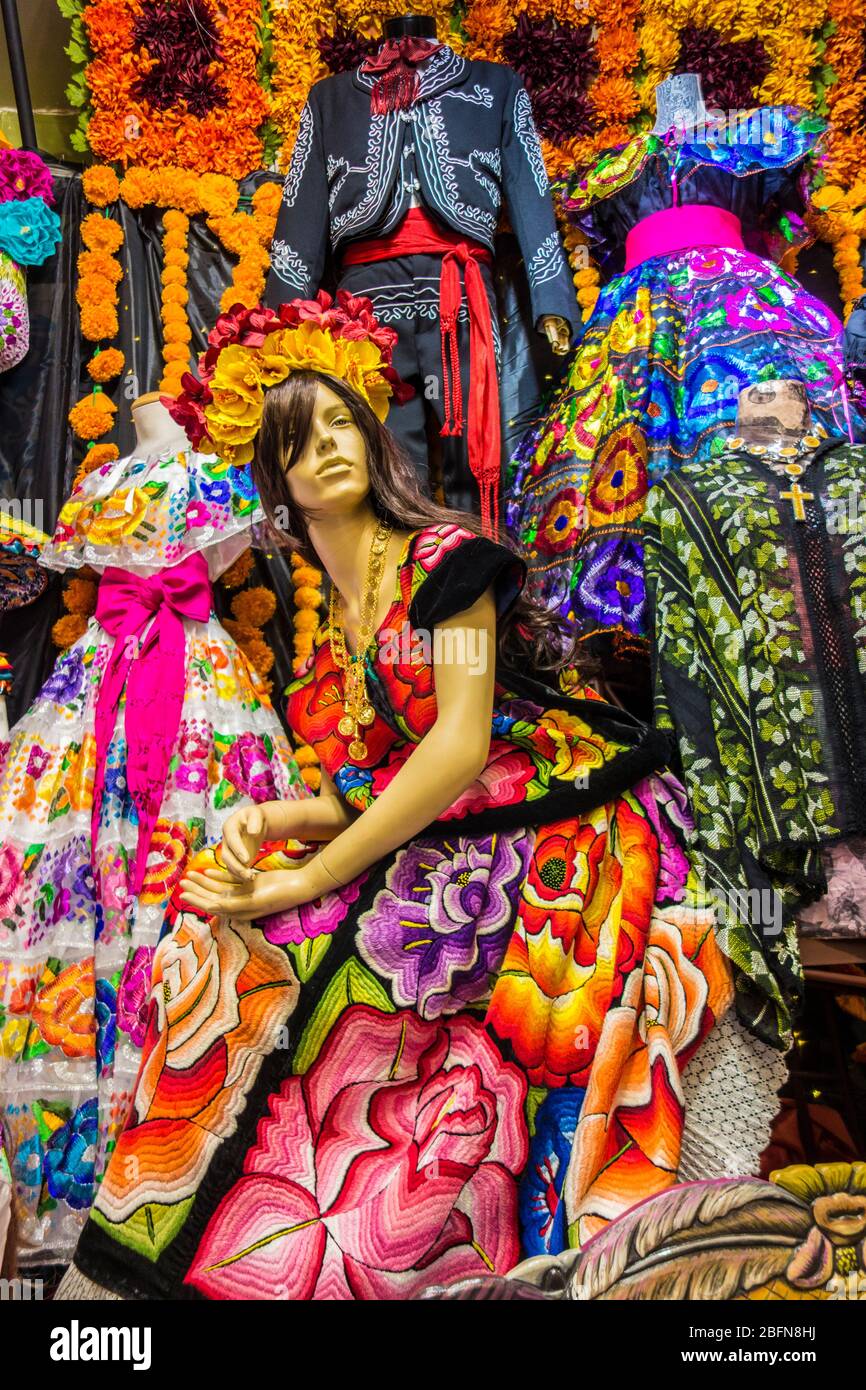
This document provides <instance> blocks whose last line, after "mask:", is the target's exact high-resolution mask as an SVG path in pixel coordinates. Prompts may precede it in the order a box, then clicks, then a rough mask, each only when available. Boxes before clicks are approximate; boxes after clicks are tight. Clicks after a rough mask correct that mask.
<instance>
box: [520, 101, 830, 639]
mask: <svg viewBox="0 0 866 1390" xmlns="http://www.w3.org/2000/svg"><path fill="white" fill-rule="evenodd" d="M822 130H823V122H821V121H820V120H817V119H815V118H812V117H809V116H807V115H806V114H805V113H803V112H800V111H796V110H783V109H781V108H772V109H770V108H766V109H764V108H760V109H758V110H756V111H753V112H751V113H748V114H747V113H742V117H741V120H740V122H739V125H738V128H737V129H736V130H735V131H732V132H729V131H726V132H725V133H724V136H723V137H722V138H720V139H719V140H717V141H712V140H710V139H709V138H708V139H707V142H706V143H697V142H694V141H689V140H681V139H678V138H675V136H674V135H669V136H667V137H664V138H662V137H659V136H657V135H654V134H645V135H640V136H637V137H636V138H635V139H634V140H632V141H631V142H630V143H629V144H627V145H625V146H624V147H622V148H620V149H617V150H613V151H611V152H610V153H608V154H605V155H604V156H603V157H602V158H601V160H600V161H599V163H598V164H597V165H596V166H595V167H594V168H593V169H592V170H591V171H590V172H589V173H588V174H587V175H586V176H578V175H575V176H574V178H573V179H572V180H571V181H570V183H569V184H568V187H567V190H566V194H565V198H564V205H565V210H566V213H567V215H568V216H569V218H570V219H571V220H573V221H574V222H575V224H576V225H577V226H578V227H579V228H580V229H581V230H582V232H583V233H584V234H585V236H586V237H587V239H588V240H589V242H590V245H591V246H592V249H593V253H594V254H595V255H596V256H598V257H599V258H600V260H601V262H602V264H603V266H604V267H605V269H606V270H607V271H608V273H609V272H610V270H613V271H615V272H616V271H618V270H619V269H620V267H621V265H622V255H623V247H624V245H625V243H626V238H627V237H628V235H629V233H630V232H631V231H632V230H633V229H634V228H635V227H636V226H637V225H638V224H639V223H640V222H641V221H642V220H643V219H644V218H647V217H649V216H651V215H654V214H656V213H664V212H665V211H666V210H669V209H671V208H672V206H674V205H675V204H676V205H679V206H682V207H683V208H684V209H688V211H689V212H692V213H694V212H695V211H696V210H699V209H703V210H704V212H706V209H707V208H719V209H722V210H723V211H724V212H725V213H729V214H734V217H735V218H736V220H737V221H738V222H739V224H740V227H741V228H742V240H743V243H744V246H745V249H735V248H734V247H733V246H715V245H714V246H696V247H695V248H694V249H692V250H685V251H677V252H675V253H667V254H663V255H651V256H650V257H649V259H644V260H642V261H640V263H639V264H636V265H635V266H634V268H633V269H630V270H627V271H625V272H623V273H614V274H613V276H612V278H610V279H609V280H608V283H607V284H605V285H604V287H603V289H602V291H601V294H600V296H599V299H598V301H597V303H596V306H595V309H594V311H593V314H592V317H591V319H590V320H589V323H588V324H587V326H586V329H585V331H584V335H583V339H582V341H581V342H580V344H579V346H578V348H577V351H576V353H575V356H574V359H573V362H572V364H571V367H570V370H569V373H568V377H567V379H566V381H565V383H564V384H563V386H562V387H561V389H560V390H559V391H558V392H557V394H556V395H555V396H554V398H553V399H552V401H551V402H550V405H549V407H548V409H547V411H546V413H545V414H544V416H543V417H542V418H541V419H540V420H539V422H538V423H537V424H536V425H535V426H533V427H532V428H531V429H530V430H529V432H528V433H527V435H526V436H525V438H524V439H523V441H522V442H521V444H520V446H519V448H518V450H517V452H516V454H515V457H514V460H513V463H512V467H511V470H510V482H509V485H508V501H507V504H506V516H507V522H508V527H509V531H510V533H511V535H512V536H513V537H514V538H515V539H516V540H517V541H518V542H519V544H520V546H521V548H522V549H523V550H524V552H525V553H526V555H527V558H528V562H529V569H530V582H531V584H532V586H533V588H534V590H535V591H536V592H537V593H538V595H539V597H540V598H542V599H543V601H544V602H545V603H546V604H547V605H548V606H550V607H551V608H554V609H556V610H557V611H558V612H560V613H561V614H562V615H563V616H564V617H566V618H567V619H568V620H569V621H570V622H571V623H573V624H574V626H575V627H576V629H577V630H578V632H579V633H580V634H581V635H582V636H584V637H595V638H596V639H600V638H601V637H607V638H608V639H610V640H609V642H608V643H605V644H603V647H602V650H603V651H604V653H605V654H607V652H608V651H609V650H610V647H611V646H612V647H613V650H614V651H617V650H621V651H625V652H627V651H629V650H634V646H635V642H636V641H637V642H641V641H643V639H644V638H645V636H646V622H645V597H646V595H645V585H644V574H643V544H642V540H641V534H640V516H641V513H642V511H643V507H644V504H645V501H646V496H647V490H648V488H650V487H651V486H652V484H653V483H655V482H656V481H657V480H658V479H659V478H661V477H663V476H664V475H665V474H666V473H668V472H670V471H672V470H676V469H677V468H680V467H682V466H683V465H684V464H686V463H688V462H690V461H693V460H698V459H706V458H709V457H712V456H713V455H714V454H717V453H718V452H720V451H721V449H722V448H724V435H725V434H726V433H727V431H728V430H729V429H730V427H731V426H732V424H733V422H734V420H735V418H736V414H737V396H738V393H739V392H740V390H742V389H743V388H744V387H746V386H749V385H751V384H752V383H754V382H756V381H761V380H766V379H769V378H783V379H786V380H794V381H800V382H802V383H803V385H804V386H805V388H806V390H807V392H808V396H809V400H810V404H811V407H812V412H813V416H814V418H815V420H816V422H818V423H821V424H822V425H823V426H824V427H825V428H826V429H827V430H828V432H830V433H835V434H841V433H843V432H844V430H845V422H844V418H843V415H842V412H841V403H840V401H839V397H838V389H837V388H838V382H839V380H840V379H841V370H842V365H843V353H842V341H841V333H842V329H841V324H840V323H839V321H838V320H837V318H836V317H835V315H834V314H833V313H832V312H831V311H830V310H829V309H828V308H827V306H826V305H825V304H823V303H822V302H821V301H820V300H817V299H815V298H814V297H813V296H812V295H810V294H808V293H807V292H806V290H805V289H803V287H802V285H800V284H799V283H798V282H797V281H795V280H793V279H791V278H790V277H789V276H788V275H786V274H784V273H783V272H782V270H781V269H779V268H778V266H777V265H776V264H775V263H774V262H775V260H776V258H777V257H778V256H780V255H781V252H783V251H785V250H787V249H788V247H789V244H790V242H791V241H792V240H795V239H796V238H797V237H798V236H799V235H800V232H799V228H801V227H802V223H800V220H799V217H798V213H799V212H802V210H803V206H804V203H803V197H802V194H801V191H800V184H801V182H802V179H803V176H804V170H805V168H806V165H807V161H808V160H809V158H810V157H811V155H812V152H813V150H814V147H815V145H816V142H817V140H818V138H819V136H820V133H821V131H822Z"/></svg>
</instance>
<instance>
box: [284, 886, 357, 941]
mask: <svg viewBox="0 0 866 1390" xmlns="http://www.w3.org/2000/svg"><path fill="white" fill-rule="evenodd" d="M367 878H368V875H367V874H366V873H364V874H360V875H359V877H358V878H355V879H353V880H352V882H351V883H347V884H346V886H345V888H340V889H339V890H338V891H337V892H336V893H326V895H325V896H324V898H316V900H315V902H311V903H304V904H303V906H301V907H293V908H292V909H291V911H289V912H275V913H274V914H273V916H272V917H263V918H262V920H261V922H260V923H259V925H260V927H261V928H262V931H263V933H264V935H265V936H266V937H267V939H268V941H272V942H273V944H274V945H275V946H300V945H301V942H303V941H307V940H308V939H309V938H310V937H313V936H332V935H333V933H334V932H335V931H336V930H337V928H338V927H339V926H340V924H341V922H342V921H343V920H344V918H345V916H346V913H347V912H348V911H349V908H350V906H351V905H352V903H353V902H356V901H357V898H358V894H359V893H360V891H361V888H362V887H363V885H364V884H365V883H366V881H367Z"/></svg>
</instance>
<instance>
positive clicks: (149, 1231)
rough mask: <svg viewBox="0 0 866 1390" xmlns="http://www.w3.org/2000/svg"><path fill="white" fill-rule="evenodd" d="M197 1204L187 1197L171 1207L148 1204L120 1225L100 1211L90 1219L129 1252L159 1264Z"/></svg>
mask: <svg viewBox="0 0 866 1390" xmlns="http://www.w3.org/2000/svg"><path fill="white" fill-rule="evenodd" d="M194 1200H195V1199H194V1198H193V1197H187V1198H185V1200H184V1201H182V1202H177V1203H175V1204H173V1205H171V1206H165V1205H163V1204H162V1203H160V1202H148V1203H147V1204H146V1205H145V1206H143V1207H139V1209H138V1211H136V1212H134V1213H133V1214H132V1216H130V1217H127V1219H126V1221H121V1222H120V1223H117V1224H116V1223H115V1222H113V1221H109V1220H108V1218H107V1217H105V1216H103V1214H102V1212H101V1211H99V1209H98V1208H97V1207H93V1208H92V1210H91V1213H90V1215H91V1218H92V1219H93V1220H94V1221H95V1222H96V1224H97V1225H98V1226H101V1227H102V1229H103V1231H107V1232H108V1234H109V1235H110V1236H113V1237H114V1239H115V1240H116V1241H119V1242H120V1244H121V1245H125V1246H126V1247H127V1249H128V1250H135V1251H136V1253H137V1254H139V1255H143V1256H144V1258H145V1259H146V1260H154V1261H156V1260H158V1259H159V1257H160V1255H161V1254H162V1252H163V1250H165V1249H166V1247H167V1246H169V1245H170V1244H171V1242H172V1241H173V1240H174V1238H175V1236H176V1235H177V1234H178V1232H179V1231H180V1229H181V1227H182V1226H183V1223H184V1222H185V1221H186V1218H187V1216H188V1215H189V1209H190V1207H191V1206H192V1204H193V1201H194Z"/></svg>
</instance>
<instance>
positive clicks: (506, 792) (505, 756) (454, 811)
mask: <svg viewBox="0 0 866 1390" xmlns="http://www.w3.org/2000/svg"><path fill="white" fill-rule="evenodd" d="M535 773H536V768H535V764H534V763H533V761H532V759H531V758H530V757H529V755H528V753H524V752H522V750H521V749H519V748H515V747H514V746H513V744H510V743H503V742H502V741H501V740H499V739H493V740H492V741H491V744H490V754H489V756H488V759H487V766H486V767H485V769H484V771H483V772H482V773H481V776H480V777H476V779H475V781H474V782H473V783H472V784H471V785H470V786H469V787H467V788H466V791H465V792H463V794H462V796H459V797H458V798H457V800H456V801H455V802H454V804H453V805H452V806H449V807H448V810H447V811H443V812H442V815H441V817H440V819H441V820H452V819H453V818H454V817H455V816H465V815H472V814H474V813H475V812H478V811H486V810H487V809H488V808H489V807H490V806H493V805H501V806H507V805H509V804H511V803H512V802H516V801H521V800H522V799H523V795H524V789H525V787H526V785H527V783H528V782H531V781H532V779H533V777H534V776H535Z"/></svg>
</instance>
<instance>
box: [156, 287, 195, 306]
mask: <svg viewBox="0 0 866 1390" xmlns="http://www.w3.org/2000/svg"><path fill="white" fill-rule="evenodd" d="M162 302H163V304H186V303H188V302H189V291H188V290H187V288H186V286H185V285H166V286H165V289H164V290H163V292H162Z"/></svg>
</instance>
